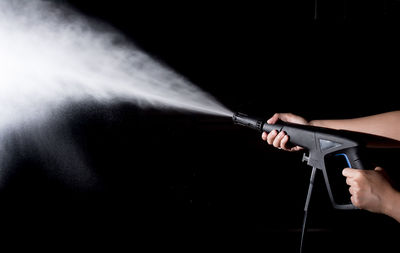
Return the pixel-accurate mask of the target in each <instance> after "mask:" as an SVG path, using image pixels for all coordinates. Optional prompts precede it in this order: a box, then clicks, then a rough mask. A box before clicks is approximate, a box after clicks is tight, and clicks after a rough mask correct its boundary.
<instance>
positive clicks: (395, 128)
mask: <svg viewBox="0 0 400 253" xmlns="http://www.w3.org/2000/svg"><path fill="white" fill-rule="evenodd" d="M310 124H311V125H314V126H320V127H328V128H334V129H344V130H350V131H357V132H363V133H369V134H375V135H380V136H384V137H388V138H392V139H396V140H400V130H399V128H400V111H393V112H387V113H381V114H376V115H372V116H367V117H360V118H354V119H341V120H312V121H310Z"/></svg>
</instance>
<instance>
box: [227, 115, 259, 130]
mask: <svg viewBox="0 0 400 253" xmlns="http://www.w3.org/2000/svg"><path fill="white" fill-rule="evenodd" d="M232 120H233V122H234V123H235V124H238V125H242V126H246V127H249V128H252V129H255V130H258V131H260V132H262V127H263V124H264V123H263V121H262V120H259V119H256V118H252V117H249V116H247V115H246V114H244V113H240V112H237V113H234V114H233V116H232Z"/></svg>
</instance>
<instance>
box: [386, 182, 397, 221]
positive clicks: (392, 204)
mask: <svg viewBox="0 0 400 253" xmlns="http://www.w3.org/2000/svg"><path fill="white" fill-rule="evenodd" d="M399 212H400V192H398V191H396V190H394V189H391V191H390V193H389V194H387V195H386V198H385V199H384V201H383V203H382V213H383V214H386V215H388V216H390V217H393V218H394V219H396V220H398V221H399V222H400V220H399V219H400V213H399Z"/></svg>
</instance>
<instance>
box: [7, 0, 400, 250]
mask: <svg viewBox="0 0 400 253" xmlns="http://www.w3.org/2000/svg"><path fill="white" fill-rule="evenodd" d="M67 2H68V3H70V4H71V5H72V6H74V7H75V8H77V9H78V10H79V11H80V12H82V13H84V14H86V15H88V16H90V17H93V18H96V19H99V20H101V21H104V22H106V23H109V24H111V25H112V26H114V27H116V28H117V29H118V30H120V31H121V32H122V33H123V34H125V35H126V36H127V37H128V38H130V39H132V41H133V42H134V43H135V44H136V45H137V46H138V47H140V48H141V49H143V50H144V51H146V52H147V53H148V54H150V55H152V56H153V57H155V58H157V59H159V60H161V61H163V62H164V63H166V64H167V65H169V66H170V67H172V68H173V69H175V70H176V71H177V72H178V73H180V74H182V75H183V76H185V77H187V78H188V79H190V80H191V81H192V82H194V83H195V84H196V85H198V86H199V87H201V88H202V89H204V90H206V91H207V92H209V93H211V94H212V95H214V96H215V97H216V98H217V99H218V100H219V101H221V102H222V103H223V104H225V105H226V106H227V107H228V108H230V109H232V110H233V111H243V112H246V113H249V114H255V115H258V116H260V117H265V118H268V117H269V116H271V115H272V114H273V113H274V112H293V113H296V114H299V115H302V116H304V117H306V118H307V119H316V118H351V117H357V116H364V115H370V114H374V113H380V112H385V111H389V110H397V109H399V106H400V104H399V99H398V95H397V83H398V79H399V78H398V67H399V66H398V65H399V64H398V62H399V60H398V55H399V54H398V51H399V49H398V48H399V46H398V45H399V43H398V42H399V40H398V38H397V34H398V27H399V15H400V10H399V9H398V8H399V4H400V3H398V2H397V1H389V0H388V1H353V0H340V1H333V0H330V1H325V0H324V1H323V0H319V1H318V7H319V8H318V16H317V19H315V18H314V14H315V13H314V1H308V0H307V1H268V2H266V3H261V2H256V1H254V2H250V1H246V2H237V3H234V2H233V1H229V2H228V1H227V2H223V1H218V2H216V1H213V2H211V1H210V2H206V1H184V2H172V1H167V2H168V3H166V2H158V1H116V0H114V1H105V0H104V1H103V0H102V1H74V0H70V1H67ZM270 2H271V3H270ZM276 2H278V3H276ZM66 113H67V115H68V117H66V119H65V121H63V122H62V123H60V124H62V126H63V127H62V129H63V131H66V130H65V129H67V131H68V136H69V137H68V138H71V141H73V142H74V143H76V144H77V145H78V146H79V147H80V150H81V151H82V153H83V155H84V157H85V160H86V162H87V164H88V166H89V167H90V168H91V170H92V171H93V174H94V175H95V177H96V182H95V183H93V185H91V186H90V187H86V188H85V187H83V188H82V187H81V186H80V185H79V183H76V184H74V180H73V179H70V180H68V179H65V177H62V176H61V177H60V176H57V175H56V176H55V174H57V173H49V172H48V170H47V169H44V168H43V167H46V168H48V167H52V166H54V170H56V167H57V164H54V165H53V164H50V165H49V164H46V165H44V164H43V161H41V160H40V159H39V158H38V157H37V155H36V154H37V152H38V151H37V150H36V146H35V145H34V144H32V143H31V142H30V137H29V136H28V137H27V136H25V140H24V142H23V144H22V145H19V146H18V145H14V144H15V143H16V142H18V140H16V139H18V138H21V136H13V137H10V139H13V138H14V139H13V141H10V146H11V148H10V150H12V152H11V154H12V155H11V156H12V157H13V163H12V165H9V166H10V167H11V169H10V171H12V173H8V174H7V177H5V178H6V179H5V180H3V181H5V182H4V183H3V187H2V190H1V192H0V195H1V199H2V202H3V204H2V206H1V208H0V213H1V219H2V221H1V224H2V225H1V227H2V228H4V229H2V230H3V231H4V235H3V236H2V240H3V241H4V242H12V245H13V246H14V247H28V248H31V247H32V248H33V247H40V248H42V247H43V248H48V249H50V250H55V251H58V250H61V249H66V248H68V249H73V250H79V249H86V250H94V249H96V250H98V249H106V250H114V251H116V250H119V249H126V250H129V251H133V250H139V249H141V248H143V247H144V249H145V250H147V251H150V250H154V249H157V250H160V249H161V250H163V251H166V250H174V251H179V250H182V251H185V252H192V251H196V250H207V251H210V250H223V251H228V250H229V251H230V250H235V249H239V250H245V251H246V252H252V251H255V250H257V251H264V252H273V251H274V250H273V249H275V251H279V252H296V251H297V249H298V246H299V242H300V229H301V222H302V218H303V207H304V201H305V196H306V191H307V186H308V178H309V174H310V169H309V168H308V167H307V166H306V165H304V164H302V163H301V157H302V154H301V153H286V152H282V151H279V150H276V149H273V148H271V147H269V146H268V145H266V144H265V143H263V142H262V141H261V138H260V135H259V134H258V133H256V132H252V131H250V130H247V129H242V128H240V127H237V126H233V125H232V124H231V122H230V119H226V118H220V117H214V116H208V115H197V114H190V113H181V112H175V111H170V112H165V111H158V110H151V109H146V110H143V109H139V108H136V107H135V106H134V105H131V104H129V103H121V104H117V105H115V104H114V105H112V106H111V105H96V104H84V105H80V106H79V108H78V109H77V108H75V107H74V108H70V109H67V110H66ZM394 127H395V126H394ZM54 149H55V150H56V149H57V143H55V144H54ZM396 155H398V151H395V150H394V151H393V150H387V151H375V152H374V154H373V155H372V156H371V157H372V158H373V159H374V160H376V162H378V163H379V164H381V165H385V166H386V168H387V169H388V170H389V171H390V172H392V173H393V174H394V175H396V173H395V170H396V168H397V166H398V165H397V160H396ZM396 179H398V178H396V177H395V176H394V180H395V181H396ZM317 180H318V181H317V184H316V186H315V188H314V189H315V192H314V193H315V194H314V195H313V198H312V201H311V207H310V214H309V227H310V232H309V233H308V235H307V238H306V249H308V252H321V251H322V252H328V251H340V252H347V251H349V252H350V251H361V250H363V251H365V252H370V251H372V249H377V248H379V249H380V250H383V251H386V250H389V249H390V248H391V247H393V246H395V245H396V238H397V235H398V233H399V228H398V224H397V223H396V222H395V221H394V220H392V219H390V218H388V217H385V216H383V215H379V214H372V213H368V212H364V211H361V210H358V211H349V212H346V211H337V210H333V209H332V207H331V204H330V202H329V198H328V195H327V192H326V189H325V186H324V182H323V179H322V177H321V175H318V176H317ZM65 181H69V182H68V183H66V182H65Z"/></svg>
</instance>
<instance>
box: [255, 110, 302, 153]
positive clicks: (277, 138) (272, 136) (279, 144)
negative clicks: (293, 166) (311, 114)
mask: <svg viewBox="0 0 400 253" xmlns="http://www.w3.org/2000/svg"><path fill="white" fill-rule="evenodd" d="M278 120H282V121H285V122H289V123H296V124H301V125H308V124H309V123H308V121H307V120H306V119H304V118H303V117H300V116H297V115H295V114H292V113H275V114H274V115H273V116H272V117H271V118H270V119H268V120H267V123H268V124H275V123H276V122H277V121H278ZM261 138H262V139H263V140H264V141H267V142H268V144H269V145H272V146H274V147H276V148H279V149H283V150H285V151H299V150H301V149H303V148H302V147H300V146H294V147H290V146H289V145H288V142H289V139H290V137H289V136H288V135H287V134H286V133H285V132H284V131H282V132H279V133H278V131H276V130H274V131H272V132H270V133H267V132H263V133H262V135H261Z"/></svg>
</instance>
